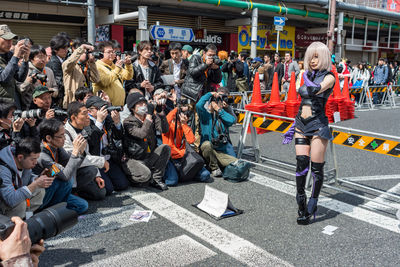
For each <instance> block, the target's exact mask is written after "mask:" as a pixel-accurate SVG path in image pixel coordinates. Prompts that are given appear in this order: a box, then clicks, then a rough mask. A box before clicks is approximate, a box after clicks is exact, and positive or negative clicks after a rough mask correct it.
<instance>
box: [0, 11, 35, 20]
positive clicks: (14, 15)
mask: <svg viewBox="0 0 400 267" xmlns="http://www.w3.org/2000/svg"><path fill="white" fill-rule="evenodd" d="M0 19H19V20H27V19H29V13H23V12H11V11H0Z"/></svg>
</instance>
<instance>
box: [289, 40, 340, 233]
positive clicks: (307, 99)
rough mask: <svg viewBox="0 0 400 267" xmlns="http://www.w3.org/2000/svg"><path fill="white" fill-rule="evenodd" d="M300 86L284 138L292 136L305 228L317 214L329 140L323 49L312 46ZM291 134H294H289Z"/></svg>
mask: <svg viewBox="0 0 400 267" xmlns="http://www.w3.org/2000/svg"><path fill="white" fill-rule="evenodd" d="M304 68H305V72H304V74H303V79H304V85H303V86H301V87H300V88H299V94H300V96H301V99H302V100H301V105H300V109H299V113H298V114H297V116H296V119H295V125H294V126H295V127H294V129H291V130H292V131H291V130H289V131H288V133H287V134H285V140H284V143H287V139H288V138H290V137H289V136H288V135H289V134H290V133H289V132H291V134H292V136H293V133H294V138H295V145H296V160H297V168H296V187H297V194H296V201H297V204H298V205H299V210H298V215H299V217H298V218H297V223H298V224H303V225H304V224H308V223H309V221H310V218H311V216H312V215H313V214H314V217H315V213H316V211H317V202H318V196H319V193H320V191H321V187H322V183H323V179H324V171H323V168H324V164H325V151H326V147H327V145H328V141H329V140H330V139H331V138H332V135H331V132H330V130H329V127H328V118H327V117H326V116H325V104H326V102H327V100H328V97H329V95H330V94H331V93H332V89H333V86H334V84H335V77H334V76H333V74H332V73H331V72H330V70H331V55H330V52H329V49H328V47H327V46H326V45H324V44H323V43H321V42H314V43H312V44H311V45H310V46H309V47H308V48H307V51H306V54H305V56H304ZM293 130H294V131H293ZM310 159H311V175H312V179H313V187H312V192H311V196H310V199H309V201H308V205H307V196H306V193H305V190H304V188H305V184H306V177H307V173H308V171H309V165H310Z"/></svg>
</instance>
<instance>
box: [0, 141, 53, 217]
mask: <svg viewBox="0 0 400 267" xmlns="http://www.w3.org/2000/svg"><path fill="white" fill-rule="evenodd" d="M39 155H40V143H39V141H37V140H35V139H31V138H25V139H22V140H21V141H20V142H19V143H18V144H16V145H15V147H13V146H7V147H5V148H3V149H2V150H1V151H0V177H1V182H2V184H1V186H0V199H1V201H0V210H1V213H2V214H3V215H6V216H9V217H11V216H19V217H21V218H25V217H27V218H28V217H30V216H31V215H32V214H33V211H35V210H37V209H38V208H39V207H40V206H41V205H42V202H43V197H44V193H45V188H47V187H49V186H51V184H52V183H53V180H54V178H53V177H48V176H46V175H43V174H42V175H40V176H39V177H38V176H36V175H34V174H33V173H32V168H33V167H35V165H36V163H37V159H38V158H39Z"/></svg>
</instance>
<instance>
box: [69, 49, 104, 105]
mask: <svg viewBox="0 0 400 267" xmlns="http://www.w3.org/2000/svg"><path fill="white" fill-rule="evenodd" d="M73 46H75V48H76V49H75V50H74V52H73V53H72V55H71V56H70V57H69V58H68V59H67V60H65V61H64V62H63V64H62V68H63V75H64V77H63V80H64V86H65V95H64V100H63V108H65V109H66V108H67V107H68V104H69V103H71V102H72V101H76V99H75V92H76V90H77V89H78V88H80V87H87V88H91V87H92V86H91V84H92V83H97V82H99V81H100V75H99V72H98V71H97V67H96V59H95V58H94V56H93V54H92V53H91V52H93V50H94V47H93V46H91V45H89V44H81V45H80V44H79V43H76V42H75V43H74V44H73Z"/></svg>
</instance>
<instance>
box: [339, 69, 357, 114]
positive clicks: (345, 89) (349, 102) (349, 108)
mask: <svg viewBox="0 0 400 267" xmlns="http://www.w3.org/2000/svg"><path fill="white" fill-rule="evenodd" d="M342 94H343V97H344V103H345V105H346V108H347V116H346V119H347V120H349V119H354V111H355V106H354V105H355V102H354V101H352V100H351V99H350V92H349V79H348V77H346V78H345V80H344V85H343V92H342Z"/></svg>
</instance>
